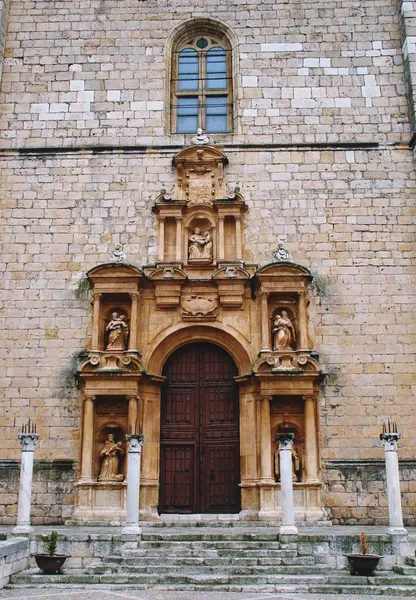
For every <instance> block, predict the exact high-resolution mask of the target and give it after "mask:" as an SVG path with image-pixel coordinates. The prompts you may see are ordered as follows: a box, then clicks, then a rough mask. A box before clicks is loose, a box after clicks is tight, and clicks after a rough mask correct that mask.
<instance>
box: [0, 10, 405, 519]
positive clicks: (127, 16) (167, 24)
mask: <svg viewBox="0 0 416 600" xmlns="http://www.w3.org/2000/svg"><path fill="white" fill-rule="evenodd" d="M407 4H409V2H407ZM28 14H30V15H31V18H30V19H28V18H27V15H28ZM207 15H208V16H209V15H211V16H212V17H213V18H218V17H219V18H221V20H222V21H224V22H226V24H227V26H228V27H230V28H232V29H233V31H234V34H235V37H236V40H237V43H238V45H237V46H236V48H235V62H236V66H235V70H236V75H235V77H236V83H237V90H236V98H235V115H236V123H237V128H236V131H234V132H233V133H231V134H222V135H214V136H212V141H214V142H218V143H220V144H223V146H224V151H225V152H226V153H227V156H228V158H229V162H230V164H229V167H227V168H226V179H227V181H228V183H229V184H236V183H237V182H238V183H239V185H240V186H241V192H242V194H243V196H244V198H245V201H246V202H247V204H248V206H249V212H248V215H247V219H246V230H245V236H246V244H245V246H246V248H248V250H249V251H248V252H247V256H246V257H245V258H246V260H248V261H250V262H255V263H258V264H259V265H262V264H266V263H268V262H270V261H271V260H272V251H273V250H274V249H275V248H276V245H277V239H278V238H279V237H280V236H283V237H284V238H285V239H286V245H287V246H288V247H289V248H290V249H291V251H292V254H293V256H294V260H295V261H296V262H298V263H300V264H302V265H305V266H306V267H309V268H310V269H311V270H312V271H313V273H314V274H315V286H314V290H313V294H312V296H311V305H310V316H311V327H310V329H311V331H310V333H311V338H312V339H313V340H314V343H315V347H316V349H317V351H318V352H319V353H320V357H321V362H322V364H323V366H324V368H325V370H326V372H327V378H326V383H325V385H324V386H323V389H322V394H321V412H320V434H321V447H322V458H323V460H324V461H327V460H332V461H342V460H368V459H371V460H381V459H382V449H381V447H380V444H379V440H378V435H379V433H380V424H381V421H382V420H383V419H384V418H385V417H387V416H390V415H392V416H394V418H395V419H396V420H397V422H398V427H399V430H400V431H401V432H402V434H403V438H402V440H401V444H400V457H401V458H403V459H414V456H415V454H414V448H415V431H416V416H415V413H414V398H413V394H414V385H415V378H414V367H413V362H414V359H413V357H414V341H415V337H414V329H413V323H414V316H413V306H414V295H415V285H414V256H413V254H412V244H413V242H414V234H415V226H414V208H413V206H414V193H415V189H414V188H415V170H414V159H413V155H412V152H411V150H410V149H409V145H408V144H409V141H410V129H411V128H410V124H409V117H408V105H407V98H406V94H405V76H404V70H403V64H402V63H403V57H402V54H401V46H402V35H403V31H401V29H400V27H401V24H402V21H403V19H402V21H400V19H399V7H398V6H397V3H396V2H394V1H392V0H377V1H375V0H374V1H373V0H366V1H365V2H362V3H359V2H356V1H355V0H354V1H353V0H346V1H345V0H344V1H342V2H341V1H334V2H331V3H329V2H328V1H327V0H322V1H315V2H306V1H305V2H302V3H287V2H283V0H282V1H278V2H274V3H270V2H268V1H266V0H263V2H256V3H255V4H251V3H250V1H249V0H247V2H246V3H245V4H243V5H242V4H241V2H237V1H234V0H232V1H230V2H227V3H226V4H224V3H221V2H220V1H219V0H215V1H213V3H212V4H210V5H209V7H206V6H205V7H203V9H199V8H190V7H189V6H188V4H187V3H185V2H183V1H180V0H174V1H173V2H169V3H166V2H157V3H154V2H153V3H152V2H140V3H137V2H136V1H135V0H117V2H116V1H113V0H100V1H98V0H91V1H88V0H82V2H81V1H80V0H78V1H71V2H69V0H63V1H61V2H59V3H53V2H47V1H40V0H39V1H38V0H31V1H29V0H27V1H25V0H12V1H11V7H10V16H9V26H8V35H7V47H6V59H5V64H4V77H3V83H2V87H1V100H0V101H1V102H2V103H3V105H2V109H3V112H4V115H5V116H4V120H3V122H2V129H3V131H2V136H1V145H2V147H3V151H2V154H1V167H2V173H3V179H2V181H1V188H2V198H3V201H2V207H3V210H2V215H1V220H0V225H1V227H2V229H3V230H4V233H3V236H2V259H1V268H2V271H4V285H3V289H1V290H0V300H1V302H2V308H3V311H2V316H1V317H0V329H1V333H0V335H1V336H2V340H1V344H2V347H3V348H4V349H5V354H4V358H3V359H1V363H0V368H1V369H2V371H1V372H2V373H3V375H2V376H1V377H0V399H1V401H0V421H1V423H2V448H3V457H4V458H5V459H9V460H14V461H17V460H18V459H19V457H20V448H19V444H18V441H17V432H18V429H19V427H20V426H21V424H22V422H23V421H26V420H27V418H28V417H29V416H30V417H31V419H34V420H35V421H36V423H37V424H38V428H39V431H40V443H39V446H38V449H37V451H36V457H35V458H36V459H38V460H48V459H50V457H51V456H53V457H54V458H55V459H58V460H64V459H65V460H72V461H74V460H78V456H79V451H80V398H79V390H78V389H77V387H76V385H75V380H74V372H75V370H76V365H77V357H78V356H79V354H80V352H82V350H83V349H84V348H85V347H86V346H87V345H88V344H89V341H90V333H91V331H90V325H91V309H90V305H89V303H88V299H86V298H83V297H80V294H79V293H78V292H77V290H78V289H79V284H80V282H81V281H82V279H83V278H84V277H85V273H86V271H88V269H90V268H91V267H93V266H95V265H97V264H99V263H102V262H106V261H107V259H108V254H109V251H110V249H112V248H113V247H114V243H116V242H121V243H123V245H124V249H125V251H126V252H127V255H128V262H130V263H132V264H134V265H136V266H138V267H140V266H142V265H143V264H145V263H148V262H154V261H155V259H156V243H157V240H156V230H155V222H154V215H153V214H152V212H151V207H152V205H153V203H154V201H155V198H156V196H157V195H158V194H159V193H160V190H161V188H166V189H169V188H170V186H171V185H172V183H173V170H172V167H171V159H172V157H173V156H174V154H175V153H176V152H177V151H178V150H179V149H180V148H181V147H182V144H183V143H184V142H186V143H189V139H188V137H187V136H185V137H184V136H181V135H170V133H169V131H168V129H167V122H168V119H167V115H168V112H169V107H168V102H167V99H168V97H169V91H168V85H167V81H166V52H167V51H166V43H167V42H166V41H167V39H168V37H169V35H170V33H171V31H172V28H173V27H174V26H176V25H178V24H179V23H181V22H183V21H184V20H186V19H189V18H191V17H202V16H207ZM189 137H190V136H189ZM47 147H49V150H48V149H47ZM113 147H115V149H114V150H112V148H113ZM81 296H82V295H81ZM51 472H55V471H53V470H52V471H51ZM360 472H361V471H360ZM40 473H41V472H39V473H38V477H40ZM44 473H46V472H44ZM56 473H59V477H58V475H57V477H58V481H57V482H54V484H55V483H56V485H57V486H58V488H59V486H62V490H63V491H58V490H56V492H54V491H52V492H51V491H49V489H48V483H50V482H48V481H46V480H45V481H43V482H42V483H40V481H41V480H40V479H39V481H35V488H36V485H38V483H39V485H40V486H41V487H40V488H39V490H40V491H39V492H36V489H35V492H34V493H35V494H36V493H39V499H37V498H36V497H35V504H36V503H37V502H38V503H39V506H40V507H42V508H39V509H38V508H36V506H35V508H34V517H35V519H41V518H42V514H43V512H42V511H43V510H44V508H45V507H46V506H47V505H48V502H52V503H56V504H57V508H56V509H53V510H56V511H57V512H56V513H54V514H51V513H48V514H47V515H46V516H45V518H48V519H51V520H50V521H49V522H52V520H53V519H56V520H57V522H61V520H64V519H65V518H66V516H67V515H68V513H69V512H70V507H71V503H72V487H71V491H69V487H68V486H69V485H70V481H72V477H73V473H72V472H71V473H68V472H64V471H56ZM335 473H336V471H334V470H333V469H331V470H329V471H328V475H327V483H328V492H329V493H328V495H327V503H328V506H329V508H331V507H332V508H333V517H334V519H336V520H340V521H341V520H345V522H347V521H348V520H349V519H352V518H354V517H353V516H352V514H353V513H354V510H355V509H356V507H357V506H361V507H362V503H363V501H365V502H366V504H367V505H368V510H367V512H366V514H365V515H364V513H358V512H357V515H358V514H360V515H361V516H360V518H363V519H367V518H369V519H372V518H374V519H376V520H378V519H379V518H380V519H381V518H382V517H381V515H379V514H376V511H375V510H374V511H373V510H370V507H371V503H372V502H374V501H375V500H374V498H375V495H376V494H377V493H378V491H377V490H373V489H372V488H371V486H369V485H368V486H367V487H365V491H364V492H363V494H364V496H365V498H363V495H362V494H361V495H360V494H358V493H356V492H355V491H354V492H352V491H351V490H350V488H349V486H350V485H353V483H355V482H353V483H351V481H350V478H349V476H348V477H347V475H348V473H350V471H348V469H347V470H346V471H345V470H342V471H338V473H340V474H339V475H336V477H339V478H340V481H341V483H339V481H338V480H337V482H334V480H333V475H334V474H335ZM64 474H65V476H64ZM17 475H18V472H17V471H11V472H10V473H8V474H7V475H6V471H5V470H4V469H3V470H1V471H0V476H1V478H2V483H1V485H2V486H3V489H5V490H6V497H7V502H4V504H8V507H7V508H5V509H4V512H3V514H0V520H1V521H2V522H6V523H10V522H12V521H13V519H14V518H15V507H16V496H15V493H14V492H10V489H15V490H17V487H16V485H17V479H16V478H17ZM69 475H70V477H69ZM45 477H46V475H45ZM9 478H12V479H13V478H14V479H13V485H14V488H13V487H12V488H10V487H9V483H10V479H9ZM377 478H378V479H377V481H381V480H382V477H381V474H380V476H378V475H377ZM335 484H336V485H338V484H339V485H341V486H343V490H342V491H340V490H337V489H335V487H334V486H335ZM357 485H358V483H357ZM344 488H345V491H344ZM59 490H61V488H59ZM338 492H340V494H341V495H340V496H337V495H336V494H338ZM55 493H56V496H54V494H55ZM344 493H345V494H353V496H352V497H351V499H350V497H349V496H348V498H347V496H345V495H344V496H343V495H342V494H344ZM45 494H46V497H45V498H44V499H43V500H42V499H41V496H42V495H45ZM50 494H52V495H50ZM58 496H59V498H58ZM407 498H408V499H407V500H406V502H408V503H409V509H406V508H405V511H406V510H407V515H408V517H409V518H410V516H411V515H412V511H413V516H414V507H415V505H416V494H415V490H414V489H413V488H412V487H411V485H410V484H409V490H408V496H407ZM350 500H351V502H352V504H350ZM354 502H355V505H354ZM345 503H346V504H345ZM0 504H1V501H0ZM344 504H345V511H344V508H343V507H344ZM48 510H49V509H48ZM36 511H38V513H36ZM35 522H41V521H40V520H39V521H36V520H35Z"/></svg>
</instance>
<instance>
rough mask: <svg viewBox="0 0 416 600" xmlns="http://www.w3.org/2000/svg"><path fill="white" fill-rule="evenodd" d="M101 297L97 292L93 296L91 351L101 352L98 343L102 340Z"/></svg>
mask: <svg viewBox="0 0 416 600" xmlns="http://www.w3.org/2000/svg"><path fill="white" fill-rule="evenodd" d="M101 295H102V294H99V293H97V292H94V294H93V311H92V339H91V350H99V347H98V341H99V339H100V301H101Z"/></svg>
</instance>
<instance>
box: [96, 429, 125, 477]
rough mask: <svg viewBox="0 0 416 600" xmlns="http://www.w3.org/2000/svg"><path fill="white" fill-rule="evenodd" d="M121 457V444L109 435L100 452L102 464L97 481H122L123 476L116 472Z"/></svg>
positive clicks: (122, 452)
mask: <svg viewBox="0 0 416 600" xmlns="http://www.w3.org/2000/svg"><path fill="white" fill-rule="evenodd" d="M123 455H124V448H123V446H122V444H121V442H116V441H115V439H114V435H113V434H112V433H109V434H108V435H107V439H106V440H105V443H104V448H103V449H102V450H101V452H100V457H101V458H103V462H102V464H101V471H100V475H99V477H98V481H123V479H124V475H121V474H120V473H119V472H118V467H119V462H120V456H123Z"/></svg>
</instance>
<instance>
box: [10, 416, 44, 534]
mask: <svg viewBox="0 0 416 600" xmlns="http://www.w3.org/2000/svg"><path fill="white" fill-rule="evenodd" d="M26 429H27V430H28V431H26ZM30 429H31V427H30V420H29V423H28V425H27V426H25V427H24V429H23V430H22V432H21V433H19V440H20V443H21V445H22V462H21V464H20V484H19V501H18V505H17V521H16V527H15V528H14V529H13V533H27V532H29V531H31V530H32V527H31V525H30V503H31V495H32V480H33V458H34V452H35V448H36V440H37V439H38V438H39V434H37V433H36V428H35V427H34V426H33V424H32V431H30Z"/></svg>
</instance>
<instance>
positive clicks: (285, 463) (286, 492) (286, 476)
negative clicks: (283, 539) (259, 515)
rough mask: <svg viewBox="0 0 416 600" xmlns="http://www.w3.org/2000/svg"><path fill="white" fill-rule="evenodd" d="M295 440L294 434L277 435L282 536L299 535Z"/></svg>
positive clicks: (280, 532) (280, 531)
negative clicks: (294, 479)
mask: <svg viewBox="0 0 416 600" xmlns="http://www.w3.org/2000/svg"><path fill="white" fill-rule="evenodd" d="M293 438H294V434H293V433H278V434H277V435H276V440H277V442H278V444H279V459H280V503H281V506H282V522H281V525H280V530H279V534H280V535H296V534H297V533H298V530H297V527H296V525H295V506H294V502H293V471H292V448H293Z"/></svg>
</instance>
